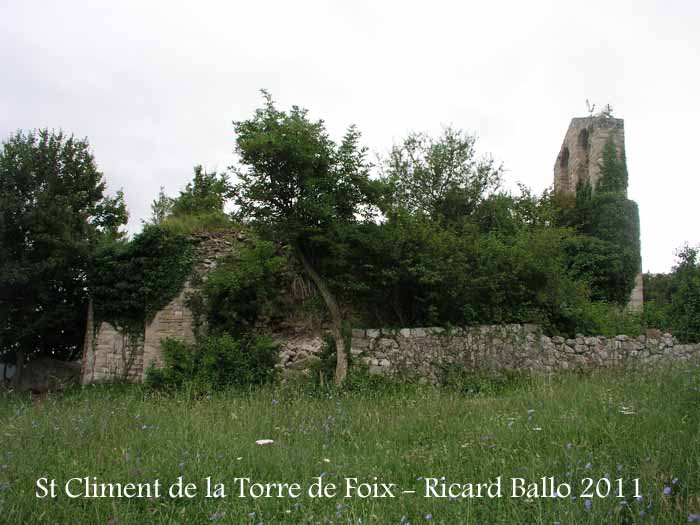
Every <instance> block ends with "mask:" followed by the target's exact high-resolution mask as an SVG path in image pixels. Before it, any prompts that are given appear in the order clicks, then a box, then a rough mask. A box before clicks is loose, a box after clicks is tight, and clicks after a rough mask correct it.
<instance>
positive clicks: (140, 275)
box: [88, 226, 195, 334]
mask: <svg viewBox="0 0 700 525" xmlns="http://www.w3.org/2000/svg"><path fill="white" fill-rule="evenodd" d="M194 259H195V257H194V248H193V246H192V244H191V243H190V241H189V239H188V238H187V237H186V236H184V235H180V234H177V233H173V232H172V231H169V230H167V229H164V228H161V227H158V226H147V227H145V228H144V230H143V232H141V233H140V234H138V235H136V236H135V237H134V238H133V239H132V240H130V241H128V242H118V243H111V244H108V245H105V246H103V247H101V248H100V249H99V250H97V252H96V253H95V255H94V257H93V260H92V264H91V267H90V271H89V274H88V283H89V287H90V295H91V298H92V301H93V308H94V320H95V326H99V324H100V323H101V322H109V323H111V324H112V325H113V326H115V327H117V328H119V329H121V330H124V331H125V332H128V333H132V334H136V333H141V332H143V329H144V327H145V324H146V323H147V322H148V321H150V320H151V319H152V318H153V316H155V314H156V313H157V312H158V311H159V310H161V309H162V308H163V307H164V306H165V305H167V304H168V302H170V301H171V300H172V299H173V297H175V296H176V295H177V294H178V293H179V292H180V290H181V289H182V287H183V285H184V283H185V281H186V280H187V278H188V276H189V275H190V274H191V272H192V265H193V263H194Z"/></svg>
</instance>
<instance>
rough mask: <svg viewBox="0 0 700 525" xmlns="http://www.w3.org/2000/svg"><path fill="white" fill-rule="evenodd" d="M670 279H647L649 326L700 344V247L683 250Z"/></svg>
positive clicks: (668, 276)
mask: <svg viewBox="0 0 700 525" xmlns="http://www.w3.org/2000/svg"><path fill="white" fill-rule="evenodd" d="M676 255H677V259H678V262H677V263H676V265H675V266H674V268H673V271H672V272H671V273H670V274H668V275H655V276H652V275H648V274H647V275H645V276H644V277H645V278H644V286H645V290H644V292H645V298H644V313H645V317H646V320H647V321H646V322H647V324H648V326H650V327H654V328H660V329H663V330H668V331H670V332H672V333H673V335H675V336H676V337H677V338H678V339H679V340H680V341H682V342H691V343H697V342H700V247H690V246H688V245H686V246H683V247H682V248H681V249H680V250H678V252H677V254H676ZM647 287H648V290H647Z"/></svg>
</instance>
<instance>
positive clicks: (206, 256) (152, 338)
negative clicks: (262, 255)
mask: <svg viewBox="0 0 700 525" xmlns="http://www.w3.org/2000/svg"><path fill="white" fill-rule="evenodd" d="M192 240H193V242H194V243H195V245H196V247H195V249H196V253H197V257H196V258H197V263H196V264H195V268H194V274H196V275H199V276H200V277H202V278H206V273H207V272H208V271H209V270H210V269H211V268H213V267H214V266H215V265H216V259H217V258H218V257H221V256H223V255H227V254H229V253H231V252H232V251H233V250H234V249H235V244H236V243H237V242H240V241H243V240H244V236H243V234H242V233H236V232H231V231H226V232H221V233H203V234H199V235H197V236H195V237H194V238H193V239H192ZM192 291H193V288H192V285H191V282H190V281H188V282H186V283H185V285H184V287H183V289H182V290H181V291H180V293H179V294H178V295H177V297H175V298H174V299H172V300H171V301H170V302H169V303H168V304H167V305H166V306H165V307H164V308H163V309H161V310H160V311H159V312H157V313H156V315H155V316H154V318H153V319H152V320H151V321H150V322H148V323H147V324H146V326H145V328H144V332H143V333H142V334H137V337H135V338H133V339H130V338H129V337H128V336H127V335H126V334H124V333H123V332H122V331H120V330H118V329H117V328H115V327H114V326H113V325H112V324H110V323H107V322H102V323H100V325H99V326H97V327H96V326H94V320H93V315H92V312H93V309H92V305H91V306H90V308H89V311H88V320H87V329H86V335H85V345H84V350H83V366H82V373H81V382H82V383H83V384H88V383H94V382H101V381H114V380H127V381H135V382H139V381H143V379H144V377H145V373H146V370H147V369H148V367H149V366H150V365H151V363H153V364H155V365H156V366H162V364H163V359H162V351H161V341H162V340H164V339H166V338H168V337H172V338H176V339H180V340H182V341H187V342H191V341H193V340H194V319H193V317H192V312H191V311H190V309H189V308H188V307H187V297H188V295H189V294H190V293H191V292H192Z"/></svg>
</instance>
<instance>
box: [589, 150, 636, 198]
mask: <svg viewBox="0 0 700 525" xmlns="http://www.w3.org/2000/svg"><path fill="white" fill-rule="evenodd" d="M627 180H628V175H627V162H626V159H625V152H624V151H623V152H622V155H621V158H620V159H618V158H617V148H616V147H615V144H614V143H613V141H612V139H609V140H608V141H607V142H606V143H605V146H604V147H603V162H602V163H601V165H600V180H599V181H598V184H597V186H596V193H615V194H619V195H624V196H627Z"/></svg>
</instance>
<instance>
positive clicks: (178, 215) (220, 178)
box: [148, 166, 232, 235]
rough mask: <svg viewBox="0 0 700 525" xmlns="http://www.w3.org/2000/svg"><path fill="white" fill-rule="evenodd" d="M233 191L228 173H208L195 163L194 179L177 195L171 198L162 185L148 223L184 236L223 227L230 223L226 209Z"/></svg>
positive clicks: (153, 203) (228, 225)
mask: <svg viewBox="0 0 700 525" xmlns="http://www.w3.org/2000/svg"><path fill="white" fill-rule="evenodd" d="M231 192H232V186H231V184H230V183H229V180H228V176H227V175H226V174H217V173H215V172H214V173H207V172H206V171H205V170H204V169H203V168H202V166H195V168H194V178H193V179H192V181H191V182H189V183H187V186H186V187H185V189H184V190H183V191H181V192H180V195H179V196H178V197H176V198H171V197H168V196H167V195H166V194H165V192H164V191H163V188H161V189H160V193H159V194H158V197H157V198H156V199H155V200H154V201H153V202H152V203H151V218H150V220H149V221H148V224H151V225H155V226H162V227H164V228H167V229H168V230H170V231H172V232H173V233H179V234H182V235H189V234H191V233H194V232H201V231H209V232H211V231H218V230H224V229H226V228H228V227H230V226H231V219H230V218H229V216H228V215H227V214H226V213H225V212H224V205H225V204H226V202H227V200H228V199H229V198H230V197H231V195H232V193H231Z"/></svg>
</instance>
